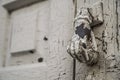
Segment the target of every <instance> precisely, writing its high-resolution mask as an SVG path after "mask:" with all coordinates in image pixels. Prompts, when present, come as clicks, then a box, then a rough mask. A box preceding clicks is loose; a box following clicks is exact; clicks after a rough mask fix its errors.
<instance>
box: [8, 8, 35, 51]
mask: <svg viewBox="0 0 120 80" xmlns="http://www.w3.org/2000/svg"><path fill="white" fill-rule="evenodd" d="M10 17H11V18H10V26H12V27H11V28H12V31H11V33H12V34H11V47H10V53H15V52H22V51H29V50H34V49H35V34H36V28H37V27H36V23H37V22H36V19H37V15H36V11H35V10H32V11H31V9H30V8H29V9H20V10H17V11H14V12H12V14H11V15H10Z"/></svg>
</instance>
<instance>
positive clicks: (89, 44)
mask: <svg viewBox="0 0 120 80" xmlns="http://www.w3.org/2000/svg"><path fill="white" fill-rule="evenodd" d="M97 6H98V4H97ZM100 6H101V3H99V7H96V8H97V10H98V11H99V12H100V14H97V13H98V11H97V13H95V12H96V10H95V9H94V8H85V7H84V8H81V9H80V11H78V12H77V15H76V17H75V20H74V21H75V32H74V35H73V37H72V39H71V41H70V43H69V45H68V46H67V52H68V53H69V54H70V55H71V56H72V57H73V58H75V59H77V60H78V61H80V62H82V63H86V64H87V65H93V64H95V63H97V61H98V57H99V52H98V51H97V44H96V41H95V36H94V33H93V31H92V29H91V26H93V25H94V26H95V25H98V24H100V23H102V22H103V20H102V18H101V17H102V13H101V12H102V9H101V8H100ZM94 15H95V16H94Z"/></svg>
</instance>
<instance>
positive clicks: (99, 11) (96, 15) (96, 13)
mask: <svg viewBox="0 0 120 80" xmlns="http://www.w3.org/2000/svg"><path fill="white" fill-rule="evenodd" d="M89 12H90V13H91V15H92V17H93V23H91V24H90V26H91V27H94V26H96V25H100V24H102V23H103V4H102V2H97V3H95V4H94V5H93V6H90V8H89Z"/></svg>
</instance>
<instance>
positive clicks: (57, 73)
mask: <svg viewBox="0 0 120 80" xmlns="http://www.w3.org/2000/svg"><path fill="white" fill-rule="evenodd" d="M47 1H48V2H47ZM101 1H103V12H104V14H103V16H104V24H103V25H102V26H98V27H95V28H94V29H93V31H94V33H95V37H96V41H97V44H98V45H97V46H98V51H99V52H100V60H99V62H98V64H97V65H95V66H93V67H88V66H86V65H85V64H81V63H79V62H77V63H76V80H90V79H91V80H119V76H120V75H119V62H120V61H119V60H120V59H119V49H120V47H119V21H120V18H119V14H120V11H119V10H120V9H119V5H120V4H119V3H120V1H119V0H101ZM95 2H98V0H77V4H78V5H77V8H78V9H79V8H80V7H83V6H86V5H93V4H94V3H95ZM37 4H39V3H37ZM46 4H47V5H46ZM33 5H34V4H33ZM31 6H32V5H29V6H28V7H31ZM38 8H40V10H43V11H41V12H42V13H40V14H38V15H39V19H40V20H38V23H39V24H38V25H39V26H38V27H37V32H38V34H37V36H36V40H37V41H38V44H37V47H36V50H37V52H36V53H35V54H33V55H34V56H33V55H29V58H26V57H24V58H23V56H22V57H16V58H15V59H13V58H12V59H11V60H12V61H13V62H12V61H11V60H9V59H8V63H15V64H14V65H10V64H9V66H6V68H4V69H3V68H2V71H0V73H1V75H0V78H1V79H2V78H3V80H4V79H6V80H8V78H9V77H10V78H9V79H12V80H13V79H15V78H16V77H18V76H16V75H15V76H14V74H28V73H29V75H30V76H28V75H27V77H23V76H22V75H19V76H20V77H19V78H17V79H20V78H22V80H29V78H31V76H34V80H36V79H37V78H38V76H39V77H40V79H41V80H72V77H73V76H72V75H73V71H72V70H73V62H72V58H71V57H70V56H69V55H68V54H67V51H66V46H67V44H68V41H69V40H70V39H71V36H72V34H73V30H74V29H73V17H74V5H73V0H46V2H45V3H44V2H41V4H40V5H39V7H38V6H37V7H33V8H32V9H33V10H34V9H38ZM32 9H31V10H32ZM0 13H1V15H0V57H2V58H0V66H1V67H3V66H2V65H3V64H5V62H4V60H5V59H6V58H5V57H3V55H8V54H9V53H7V50H8V49H7V48H9V47H8V44H7V43H8V42H9V41H8V34H10V27H9V26H8V25H7V24H8V22H6V21H7V20H8V19H9V17H8V16H7V14H6V10H5V9H4V8H3V7H2V6H0ZM44 13H46V14H45V15H44ZM41 17H42V18H41ZM42 20H43V21H42ZM47 20H48V21H47ZM41 21H42V22H41ZM44 23H45V24H44ZM6 25H7V26H6ZM41 26H42V27H41ZM43 26H44V28H43ZM48 27H49V28H48ZM46 28H47V30H46ZM42 34H44V35H42ZM44 36H46V37H47V38H48V41H44V40H43V38H44ZM37 41H36V42H37ZM111 55H112V56H111ZM114 55H115V57H114ZM108 56H110V57H108ZM27 57H28V56H27ZM33 57H34V58H33ZM39 57H43V58H44V61H45V62H46V63H45V64H46V66H47V68H43V67H42V66H41V65H39V68H38V67H36V65H35V64H33V63H32V61H36V59H37V58H39ZM18 58H19V59H23V60H22V62H23V63H21V64H20V65H24V64H30V65H29V67H30V68H29V67H28V66H27V67H25V66H24V67H22V66H20V65H18V66H19V69H18V68H15V67H13V68H11V67H10V66H16V65H17V64H16V61H17V60H18ZM114 58H115V60H114ZM31 59H32V60H31ZM26 60H27V61H29V62H27V63H26V62H25V61H26ZM14 61H15V62H14ZM34 63H37V61H36V62H34ZM31 64H32V65H31ZM114 64H116V66H117V68H116V67H113V66H115V65H114ZM37 65H38V63H37ZM18 66H17V67H18ZM31 66H32V67H31ZM111 66H112V67H111ZM44 67H45V66H44ZM109 67H110V68H109ZM5 69H6V70H5ZM9 69H10V70H9ZM46 69H47V73H46V71H45V70H46ZM40 71H42V72H43V73H41V72H40ZM35 72H37V73H35ZM8 73H9V74H8ZM30 73H31V74H30ZM34 73H35V74H34ZM32 74H34V75H32ZM42 74H43V75H42ZM46 74H47V77H46V76H45V75H46ZM21 76H22V77H21ZM36 76H37V78H36ZM31 79H32V78H31Z"/></svg>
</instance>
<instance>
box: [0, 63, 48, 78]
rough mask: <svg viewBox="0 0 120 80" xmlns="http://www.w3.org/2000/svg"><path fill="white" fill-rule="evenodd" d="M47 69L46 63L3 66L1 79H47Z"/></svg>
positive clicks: (0, 70) (0, 71) (0, 73)
mask: <svg viewBox="0 0 120 80" xmlns="http://www.w3.org/2000/svg"><path fill="white" fill-rule="evenodd" d="M47 70H48V69H47V65H46V64H45V63H40V64H31V65H23V66H14V67H9V68H1V69H0V80H21V79H22V80H47ZM48 80H49V79H48Z"/></svg>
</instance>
